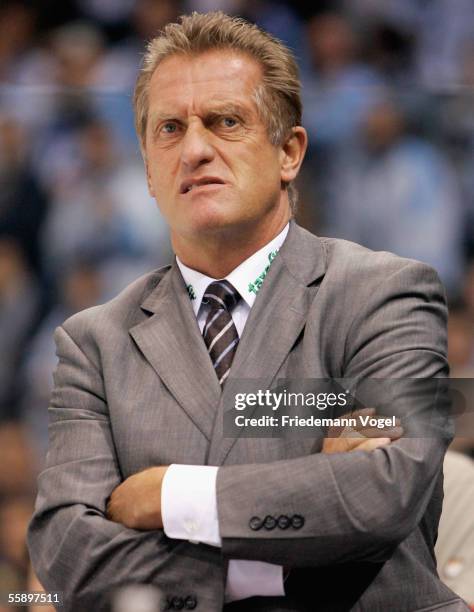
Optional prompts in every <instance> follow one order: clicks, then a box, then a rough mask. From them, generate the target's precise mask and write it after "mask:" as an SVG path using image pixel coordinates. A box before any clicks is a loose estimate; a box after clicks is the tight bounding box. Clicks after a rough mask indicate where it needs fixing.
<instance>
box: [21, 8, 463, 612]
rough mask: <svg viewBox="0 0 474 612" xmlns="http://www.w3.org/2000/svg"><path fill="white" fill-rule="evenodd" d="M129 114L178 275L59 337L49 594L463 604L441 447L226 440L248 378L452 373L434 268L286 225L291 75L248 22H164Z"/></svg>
mask: <svg viewBox="0 0 474 612" xmlns="http://www.w3.org/2000/svg"><path fill="white" fill-rule="evenodd" d="M135 108H136V117H137V130H138V134H139V137H140V141H141V145H142V151H143V155H144V159H145V164H146V171H147V178H148V184H149V189H150V192H151V193H152V195H153V196H154V197H155V198H156V201H157V203H158V205H159V207H160V210H161V212H162V214H163V215H164V216H165V218H166V219H167V221H168V224H169V227H170V232H171V239H172V244H173V248H174V251H175V253H176V256H177V260H176V262H175V263H173V264H172V265H171V266H169V267H167V268H165V269H161V270H158V271H156V272H153V273H151V274H148V275H146V276H145V277H143V278H141V279H139V280H138V281H136V282H135V283H134V284H132V285H131V286H130V287H128V288H127V289H126V290H125V291H124V292H123V293H122V294H120V295H119V296H118V297H117V298H116V299H114V300H112V301H111V302H110V303H108V304H105V305H103V306H99V307H95V308H92V309H89V310H86V311H84V312H82V313H79V314H78V315H75V316H73V317H72V318H71V319H69V320H68V321H66V322H65V323H64V324H63V326H61V327H60V328H59V329H58V330H57V332H56V342H57V346H58V355H59V360H60V362H59V366H58V369H57V371H56V373H55V390H54V393H53V397H52V401H51V407H50V416H51V426H50V448H49V453H48V460H47V466H46V469H45V470H44V471H43V472H42V474H41V475H40V477H39V494H38V500H37V506H36V512H35V515H34V517H33V519H32V523H31V525H30V528H29V535H28V543H29V548H30V552H31V556H32V560H33V565H34V567H35V569H36V571H37V573H38V576H39V578H40V580H41V582H42V583H43V584H44V585H45V587H46V588H47V589H48V590H60V591H62V592H63V594H64V601H65V609H66V610H73V611H74V612H78V611H80V610H104V609H107V600H108V595H109V592H112V591H113V590H114V589H116V588H117V587H118V586H120V585H122V584H123V583H125V582H131V583H151V584H153V585H156V586H157V587H158V589H159V590H160V593H161V595H162V602H163V603H162V605H163V609H198V610H204V611H206V612H214V611H218V610H222V609H223V608H224V609H226V610H227V609H228V610H229V611H230V610H236V611H239V610H242V611H244V610H245V611H251V610H265V611H273V612H276V611H280V610H281V611H282V610H291V611H295V612H296V611H301V610H315V609H318V610H362V609H368V610H387V609H389V608H390V606H395V607H392V608H391V609H396V610H399V611H401V610H410V611H411V610H421V609H423V610H427V609H432V608H436V609H441V608H442V609H443V610H464V609H465V607H464V604H463V603H462V602H461V600H459V598H457V597H456V596H455V595H454V594H453V593H452V592H451V591H450V590H449V589H448V588H447V587H445V586H444V585H442V584H441V582H440V581H439V580H438V578H437V575H436V569H435V561H434V556H433V553H432V548H433V542H434V540H435V537H436V524H437V521H438V518H439V512H440V503H441V497H440V487H441V486H442V483H441V479H440V466H441V463H442V459H443V454H444V450H445V443H444V442H443V441H442V440H441V439H439V440H435V439H431V440H414V439H399V440H395V438H396V437H397V436H396V435H393V436H388V437H379V438H372V439H369V440H365V439H362V444H361V445H360V446H359V445H358V444H359V443H358V442H357V441H355V442H351V443H348V442H347V440H344V438H341V439H340V440H335V441H333V443H332V444H323V440H319V441H317V442H316V444H315V440H314V439H306V440H300V439H289V438H285V437H281V438H273V439H251V438H245V437H239V438H226V437H225V436H224V431H223V419H222V412H223V409H224V408H223V407H224V406H227V405H228V404H229V402H231V400H232V398H231V394H232V389H233V386H232V383H233V381H236V380H237V381H238V380H239V379H254V380H255V379H262V380H265V381H267V383H268V384H271V382H272V381H273V380H277V379H281V378H290V379H298V378H306V379H308V378H314V379H316V378H332V377H341V376H344V377H348V378H363V377H367V376H378V377H409V376H413V377H434V376H443V375H446V372H447V365H446V359H445V351H446V345H445V324H446V310H445V305H444V299H443V294H442V289H441V287H440V284H439V282H438V280H437V277H436V274H435V273H434V272H433V271H432V270H431V269H429V268H428V267H426V266H424V265H422V264H418V263H416V262H412V261H408V260H403V259H400V258H397V257H395V256H393V255H390V254H387V253H373V252H370V251H368V250H366V249H364V248H362V247H359V246H357V245H353V244H351V243H346V242H342V241H337V240H324V239H320V238H317V237H315V236H313V235H311V234H309V233H307V232H306V231H304V230H302V229H301V228H299V227H298V226H297V225H296V224H295V223H294V222H293V221H291V216H292V203H291V201H292V198H293V197H294V191H293V188H292V185H291V183H292V181H293V180H294V179H295V177H296V176H297V174H298V170H299V168H300V166H301V163H302V160H303V156H304V152H305V148H306V133H305V130H304V129H303V128H302V127H301V125H300V124H301V103H300V97H299V81H298V72H297V67H296V64H295V62H294V59H293V58H292V56H291V54H290V53H289V51H288V50H287V49H286V48H285V47H284V46H283V45H282V44H280V43H279V42H277V41H276V40H274V39H273V38H272V37H270V36H269V35H267V34H265V33H263V32H261V31H260V30H259V29H258V28H256V26H252V25H250V24H247V23H245V22H244V21H242V20H240V19H233V18H230V17H228V16H225V15H223V14H222V13H211V14H207V15H198V14H193V15H191V16H187V17H183V18H181V21H180V23H177V24H169V25H168V26H166V28H165V29H164V32H163V33H162V35H160V36H159V37H157V38H156V39H154V40H153V41H152V42H151V43H150V45H149V48H148V52H147V55H146V57H145V61H144V66H143V70H142V72H141V75H140V77H139V80H138V82H137V88H136V93H135ZM216 279H217V280H216ZM391 438H393V440H394V441H393V442H391V441H390V440H391ZM354 448H356V449H357V452H342V451H346V450H347V451H350V450H352V449H354ZM319 451H322V452H319Z"/></svg>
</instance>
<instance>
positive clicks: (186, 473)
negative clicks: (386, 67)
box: [161, 463, 222, 546]
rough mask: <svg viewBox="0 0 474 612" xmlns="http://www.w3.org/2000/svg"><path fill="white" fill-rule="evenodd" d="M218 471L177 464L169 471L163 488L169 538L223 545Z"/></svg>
mask: <svg viewBox="0 0 474 612" xmlns="http://www.w3.org/2000/svg"><path fill="white" fill-rule="evenodd" d="M218 469H219V468H218V467H214V466H210V465H179V464H175V463H173V464H172V465H170V466H169V468H168V469H167V470H166V473H165V476H164V478H163V482H162V487H161V516H162V520H163V529H164V531H165V534H166V535H167V536H168V537H169V538H173V539H177V540H189V541H190V542H193V543H195V544H198V543H199V542H202V543H204V544H210V545H211V546H221V543H222V540H221V537H220V534H219V522H218V520H217V500H216V478H217V470H218Z"/></svg>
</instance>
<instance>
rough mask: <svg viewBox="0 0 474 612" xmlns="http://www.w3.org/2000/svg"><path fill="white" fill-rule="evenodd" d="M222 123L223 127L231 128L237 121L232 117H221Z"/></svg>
mask: <svg viewBox="0 0 474 612" xmlns="http://www.w3.org/2000/svg"><path fill="white" fill-rule="evenodd" d="M222 123H223V124H224V126H225V127H228V128H231V127H234V126H236V125H237V121H236V120H235V119H234V118H233V117H223V119H222Z"/></svg>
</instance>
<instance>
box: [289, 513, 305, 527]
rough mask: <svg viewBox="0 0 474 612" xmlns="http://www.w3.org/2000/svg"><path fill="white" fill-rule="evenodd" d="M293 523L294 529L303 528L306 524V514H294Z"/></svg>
mask: <svg viewBox="0 0 474 612" xmlns="http://www.w3.org/2000/svg"><path fill="white" fill-rule="evenodd" d="M291 525H292V527H293V529H301V527H303V525H304V516H301V514H293V516H292V517H291Z"/></svg>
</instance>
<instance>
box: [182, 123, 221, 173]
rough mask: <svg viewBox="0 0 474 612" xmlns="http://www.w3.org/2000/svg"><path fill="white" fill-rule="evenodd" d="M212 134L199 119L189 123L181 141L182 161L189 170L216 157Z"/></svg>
mask: <svg viewBox="0 0 474 612" xmlns="http://www.w3.org/2000/svg"><path fill="white" fill-rule="evenodd" d="M211 137H212V135H211V134H210V133H209V132H208V130H207V129H206V127H205V126H204V125H203V124H202V123H201V122H199V121H192V122H190V123H189V125H188V127H187V129H186V133H185V135H184V137H183V139H182V141H181V145H182V148H181V161H182V163H183V165H184V166H186V169H187V170H191V171H192V170H194V169H196V168H198V167H199V166H201V165H202V164H206V163H209V162H211V161H212V160H213V159H214V155H215V152H214V147H213V146H212V144H211Z"/></svg>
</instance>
